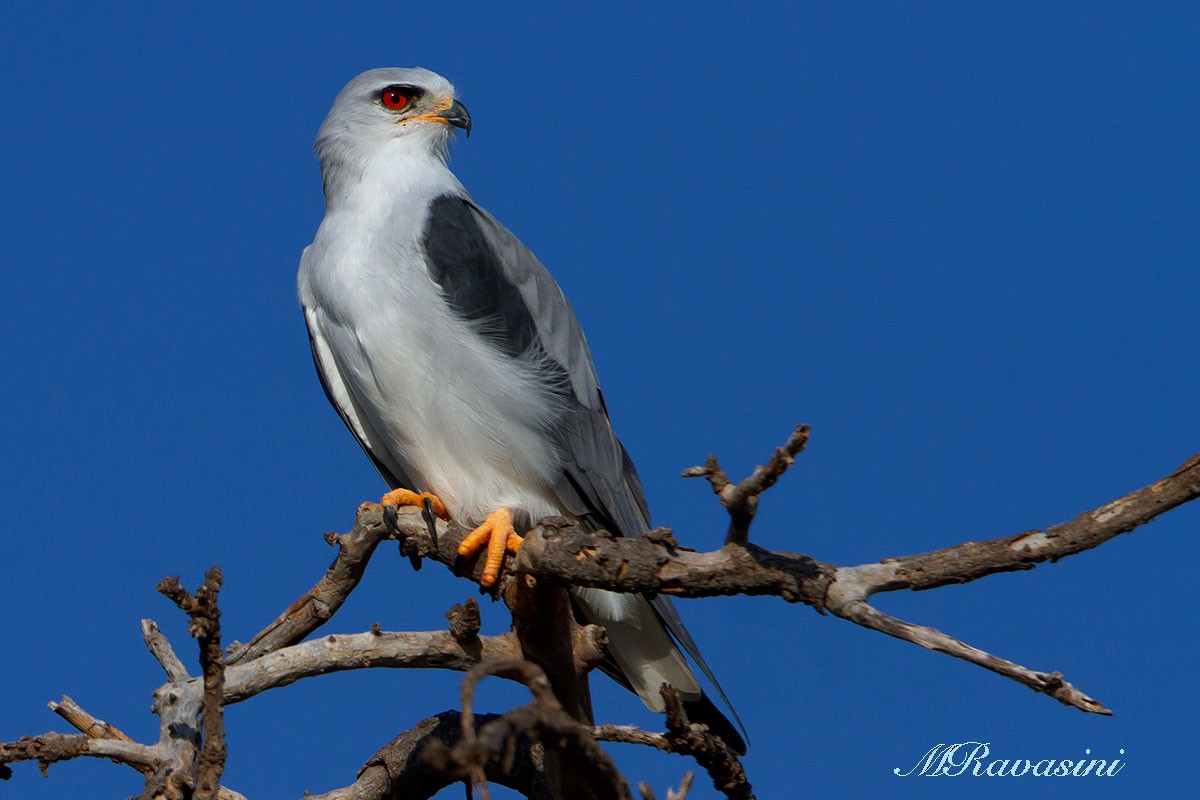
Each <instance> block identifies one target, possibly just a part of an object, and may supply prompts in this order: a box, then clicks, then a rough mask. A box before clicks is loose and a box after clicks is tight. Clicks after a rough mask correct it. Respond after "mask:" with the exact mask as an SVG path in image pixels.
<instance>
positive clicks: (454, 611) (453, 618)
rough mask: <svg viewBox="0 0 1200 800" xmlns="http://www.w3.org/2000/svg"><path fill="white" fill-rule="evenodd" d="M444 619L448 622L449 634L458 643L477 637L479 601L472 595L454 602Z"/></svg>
mask: <svg viewBox="0 0 1200 800" xmlns="http://www.w3.org/2000/svg"><path fill="white" fill-rule="evenodd" d="M446 620H447V621H448V622H449V623H450V635H451V636H453V637H454V641H456V642H458V643H459V644H467V643H469V642H473V641H475V640H476V639H478V638H479V628H480V625H481V620H480V618H479V602H478V601H477V600H476V599H475V598H474V597H472V598H470V599H469V600H467V601H466V602H465V603H455V604H454V605H453V606H452V607H451V608H450V610H449V611H447V612H446Z"/></svg>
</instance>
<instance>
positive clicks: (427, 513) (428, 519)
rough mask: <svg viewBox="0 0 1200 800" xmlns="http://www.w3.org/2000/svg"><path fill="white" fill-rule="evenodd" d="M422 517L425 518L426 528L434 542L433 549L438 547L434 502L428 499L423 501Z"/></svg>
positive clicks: (425, 498)
mask: <svg viewBox="0 0 1200 800" xmlns="http://www.w3.org/2000/svg"><path fill="white" fill-rule="evenodd" d="M421 516H422V517H424V518H425V527H426V528H428V529H429V538H430V539H432V540H433V549H434V550H436V549H437V546H438V542H437V540H438V536H437V520H436V519H435V518H434V516H435V515H434V513H433V501H432V500H430V499H429V498H428V497H424V498H422V499H421Z"/></svg>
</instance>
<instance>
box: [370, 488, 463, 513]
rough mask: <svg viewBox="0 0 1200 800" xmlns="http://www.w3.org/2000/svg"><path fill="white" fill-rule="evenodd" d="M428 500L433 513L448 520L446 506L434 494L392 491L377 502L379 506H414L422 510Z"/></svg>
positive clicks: (400, 490) (405, 490)
mask: <svg viewBox="0 0 1200 800" xmlns="http://www.w3.org/2000/svg"><path fill="white" fill-rule="evenodd" d="M426 500H428V501H429V504H430V506H431V507H432V508H433V513H434V514H436V515H437V516H439V517H441V518H442V519H444V520H449V519H450V514H449V513H447V511H446V506H444V505H442V501H441V500H439V499H438V496H437V495H435V494H430V493H429V492H420V493H417V492H410V491H409V490H408V489H392V490H391V491H390V492H388V493H387V494H385V495H384V496H383V499H382V500H380V501H379V505H381V506H416V507H417V508H424V507H425V501H426Z"/></svg>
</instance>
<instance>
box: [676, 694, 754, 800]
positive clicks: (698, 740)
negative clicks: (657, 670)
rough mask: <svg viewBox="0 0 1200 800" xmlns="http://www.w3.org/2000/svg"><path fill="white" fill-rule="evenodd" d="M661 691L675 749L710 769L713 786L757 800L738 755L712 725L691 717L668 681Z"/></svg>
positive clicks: (737, 798) (736, 799)
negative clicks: (716, 733)
mask: <svg viewBox="0 0 1200 800" xmlns="http://www.w3.org/2000/svg"><path fill="white" fill-rule="evenodd" d="M660 691H661V693H662V696H663V700H664V701H666V705H667V739H668V740H669V741H670V743H671V750H672V751H673V752H676V753H685V754H687V755H690V756H691V757H692V758H694V759H696V763H698V764H699V765H700V766H702V767H704V769H705V770H707V771H708V775H709V777H710V778H712V782H713V787H714V788H716V790H717V791H719V792H721V793H722V794H724V795H725V796H726V797H728V798H729V799H730V800H754V789H753V788H752V787H751V786H750V781H748V780H747V779H746V771H745V770H744V769H742V762H740V761H738V757H737V754H736V753H734V752H733V751H732V750H730V749H729V745H727V744H725V741H724V740H723V739H721V737H719V736H716V735H714V734H712V733H710V732H709V730H708V726H706V725H699V724H696V723H693V722H690V721H689V720H688V717H687V714H686V713H685V712H684V710H683V702H682V701H681V700H680V699H679V692H677V691H675V690H674V689H673V688H671V687H670V686H668V685H667V684H665V683H664V684H663V685H662V689H661V690H660ZM685 793H686V792H685Z"/></svg>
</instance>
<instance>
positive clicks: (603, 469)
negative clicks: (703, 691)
mask: <svg viewBox="0 0 1200 800" xmlns="http://www.w3.org/2000/svg"><path fill="white" fill-rule="evenodd" d="M424 242H425V248H426V252H427V254H428V256H429V260H430V272H431V277H433V279H434V280H435V281H436V282H437V283H438V284H439V285H440V286H441V287H442V291H443V293H444V295H445V297H446V300H447V302H449V303H450V305H451V306H452V307H453V308H454V309H455V310H456V312H457V313H459V314H460V315H461V316H462V317H463V318H464V319H467V320H470V321H471V322H473V323H475V324H477V325H478V326H479V331H480V333H481V334H482V335H484V336H486V337H487V338H488V339H490V340H491V341H492V343H493V344H494V345H495V346H496V348H497V349H498V350H499V351H500V352H502V353H504V354H506V355H508V356H509V357H512V358H514V359H520V360H523V361H525V362H527V363H532V364H536V365H537V367H538V368H539V369H542V370H544V371H545V374H546V381H547V384H548V385H550V386H552V387H553V390H554V391H555V392H556V393H557V394H558V399H559V401H560V408H561V412H560V413H559V414H558V415H557V416H556V417H555V419H554V422H553V425H552V427H551V429H550V430H548V431H547V432H548V433H549V434H550V435H551V436H552V437H553V439H554V441H555V444H556V446H557V448H558V451H559V453H560V456H561V465H562V470H561V474H559V475H558V476H557V480H556V482H555V484H554V487H553V492H554V494H555V496H556V497H557V498H558V501H559V504H560V505H561V507H562V508H563V509H564V510H565V511H567V512H569V513H570V514H571V515H573V516H575V517H577V518H579V519H580V520H581V521H582V522H583V523H584V525H585V526H586V527H588V528H590V529H592V530H598V529H604V530H607V531H609V532H610V533H613V534H617V535H621V536H640V535H642V534H643V533H645V532H646V530H648V529H649V527H650V512H649V509H648V507H647V503H646V498H645V494H644V492H643V490H642V484H641V480H640V479H639V478H638V474H637V470H636V469H635V468H634V465H633V460H632V459H631V458H630V457H629V454H628V452H626V450H625V448H624V446H622V444H621V442H620V441H619V440H618V439H617V437H616V435H615V434H614V433H613V430H612V424H611V422H610V420H609V416H608V409H607V407H606V405H605V402H604V396H603V394H602V393H601V391H600V384H599V380H598V379H597V377H596V369H595V366H594V365H593V363H592V358H591V354H590V352H589V350H588V346H587V340H586V339H585V338H584V335H583V330H582V329H581V328H580V325H579V321H578V319H577V318H576V316H575V312H574V310H573V309H572V308H571V304H570V303H569V302H568V300H567V298H566V297H565V296H564V295H563V293H562V290H561V289H560V288H559V286H558V284H557V283H556V282H555V281H554V279H553V278H552V277H551V275H550V273H549V271H547V270H546V268H545V267H544V266H543V265H542V264H541V262H540V261H538V260H537V258H536V257H535V256H534V255H533V254H532V253H531V252H530V251H529V250H528V248H526V247H525V246H524V245H523V244H522V243H521V242H520V240H518V239H517V238H516V237H515V236H514V235H513V234H512V233H511V232H509V231H508V229H507V228H505V227H504V226H503V225H502V224H500V222H498V221H497V220H496V219H495V218H494V217H492V216H491V215H490V214H488V213H487V212H486V211H484V210H483V209H481V208H479V207H478V206H476V205H475V204H474V203H472V202H471V201H470V200H469V199H467V198H465V197H462V196H457V195H446V196H443V197H440V198H438V199H436V200H435V201H434V202H433V204H432V205H431V209H430V216H429V220H428V221H427V223H426V229H425V235H424ZM606 594H607V593H606ZM579 599H580V601H581V602H583V603H584V604H585V605H588V606H590V607H592V608H593V609H594V611H596V612H597V613H599V616H601V617H607V616H611V615H612V614H611V613H609V612H608V611H606V609H609V610H611V609H620V608H621V607H622V606H628V600H629V599H628V598H626V601H625V602H624V603H620V602H616V601H618V600H620V598H615V597H614V598H611V599H602V598H596V597H590V596H588V595H586V594H581V595H580V596H579ZM639 601H640V602H639V605H638V608H641V607H642V605H641V604H644V603H645V602H646V601H644V600H640V599H639ZM649 602H650V607H646V612H649V610H650V608H651V607H652V608H653V614H654V616H655V617H656V618H657V620H658V621H659V622H661V623H662V625H663V626H665V628H666V629H667V630H669V631H670V633H671V635H672V636H674V637H675V639H676V640H677V641H678V642H679V643H680V644H681V645H682V646H683V647H684V649H685V650H686V651H687V652H688V654H689V655H690V656H691V657H692V659H693V660H694V661H695V662H696V664H697V665H698V666H699V667H700V669H701V670H702V671H703V672H704V674H705V676H706V677H707V678H708V679H709V681H710V682H711V683H712V685H713V686H714V688H716V690H717V693H718V694H719V695H720V696H721V699H722V700H724V701H725V704H726V705H727V706H729V708H730V711H731V712H733V707H732V705H730V704H729V700H728V698H727V697H726V696H725V692H724V690H723V689H722V688H721V685H720V683H719V682H718V681H717V679H716V677H715V676H714V675H713V673H712V670H711V669H710V668H709V666H708V664H707V663H706V662H705V660H704V657H703V656H701V655H700V650H699V648H698V647H697V646H696V643H695V641H694V640H693V639H692V637H691V635H690V634H689V633H688V631H687V629H686V628H685V627H684V625H683V621H682V620H681V619H680V617H679V614H678V613H677V612H676V611H675V608H674V606H673V605H672V603H671V601H670V600H669V599H668V598H666V597H663V596H658V597H655V598H653V599H652V600H650V601H649ZM629 613H630V614H631V616H630V618H629V622H630V623H632V625H630V627H631V628H636V627H637V626H638V625H639V624H641V623H640V622H639V621H638V620H640V619H641V614H640V613H639V612H638V611H637V609H636V608H635V609H633V610H631V611H630V612H629ZM609 621H610V622H611V621H612V620H609ZM649 638H653V637H652V636H649V634H647V635H646V638H644V639H643V641H647V645H648V647H650V649H655V650H657V649H661V646H660V645H658V643H656V642H649V641H648V639H649ZM630 641H631V642H632V641H634V639H632V638H631V639H630ZM658 661H659V663H660V664H661V666H662V668H661V670H660V672H657V673H653V674H675V675H677V676H678V678H677V679H676V680H674V681H672V683H676V684H682V685H680V688H681V689H686V688H687V685H688V684H689V683H690V684H691V685H692V686H696V684H695V682H694V678H691V676H690V673H688V672H687V669H686V666H684V665H682V662H680V666H681V668H682V671H683V673H687V674H686V675H683V674H681V673H680V671H679V669H677V668H675V667H674V665H673V663H672V659H671V658H670V657H669V655H664V656H663V657H662V658H660V659H658ZM608 666H609V668H610V669H609V670H607V671H610V672H612V671H613V670H614V669H615V671H616V672H617V673H618V674H621V673H623V674H622V677H623V679H624V680H623V682H624V683H626V685H629V684H630V683H631V682H632V683H637V682H638V677H639V676H637V675H631V674H630V672H631V671H632V670H631V669H630V668H629V666H628V664H626V665H623V667H624V668H620V667H617V665H615V664H610V665H608ZM689 679H690V680H689ZM636 688H638V689H639V692H638V693H639V694H641V695H642V696H643V699H645V700H646V701H647V703H648V704H651V705H652V706H653V705H655V704H657V703H659V702H660V701H659V699H658V697H657V689H658V686H657V684H654V685H652V686H649V685H641V686H638V687H636ZM701 700H703V698H701ZM695 702H696V703H701V701H699V700H698V701H695ZM705 702H707V701H705ZM705 708H711V703H708V705H707V706H706V707H705ZM712 711H713V713H717V712H716V710H715V709H712ZM709 716H710V717H711V716H712V715H711V714H710V715H709ZM718 716H719V714H718ZM733 716H734V718H735V719H737V713H736V712H733ZM738 726H739V727H741V720H740V719H738ZM726 727H727V728H728V729H729V732H730V733H731V734H732V736H733V737H734V738H737V734H736V732H735V731H733V729H732V726H728V724H727V723H726ZM737 740H738V743H739V744H740V738H738V739H737ZM732 743H733V742H731V744H732ZM742 747H744V744H743V745H742Z"/></svg>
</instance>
